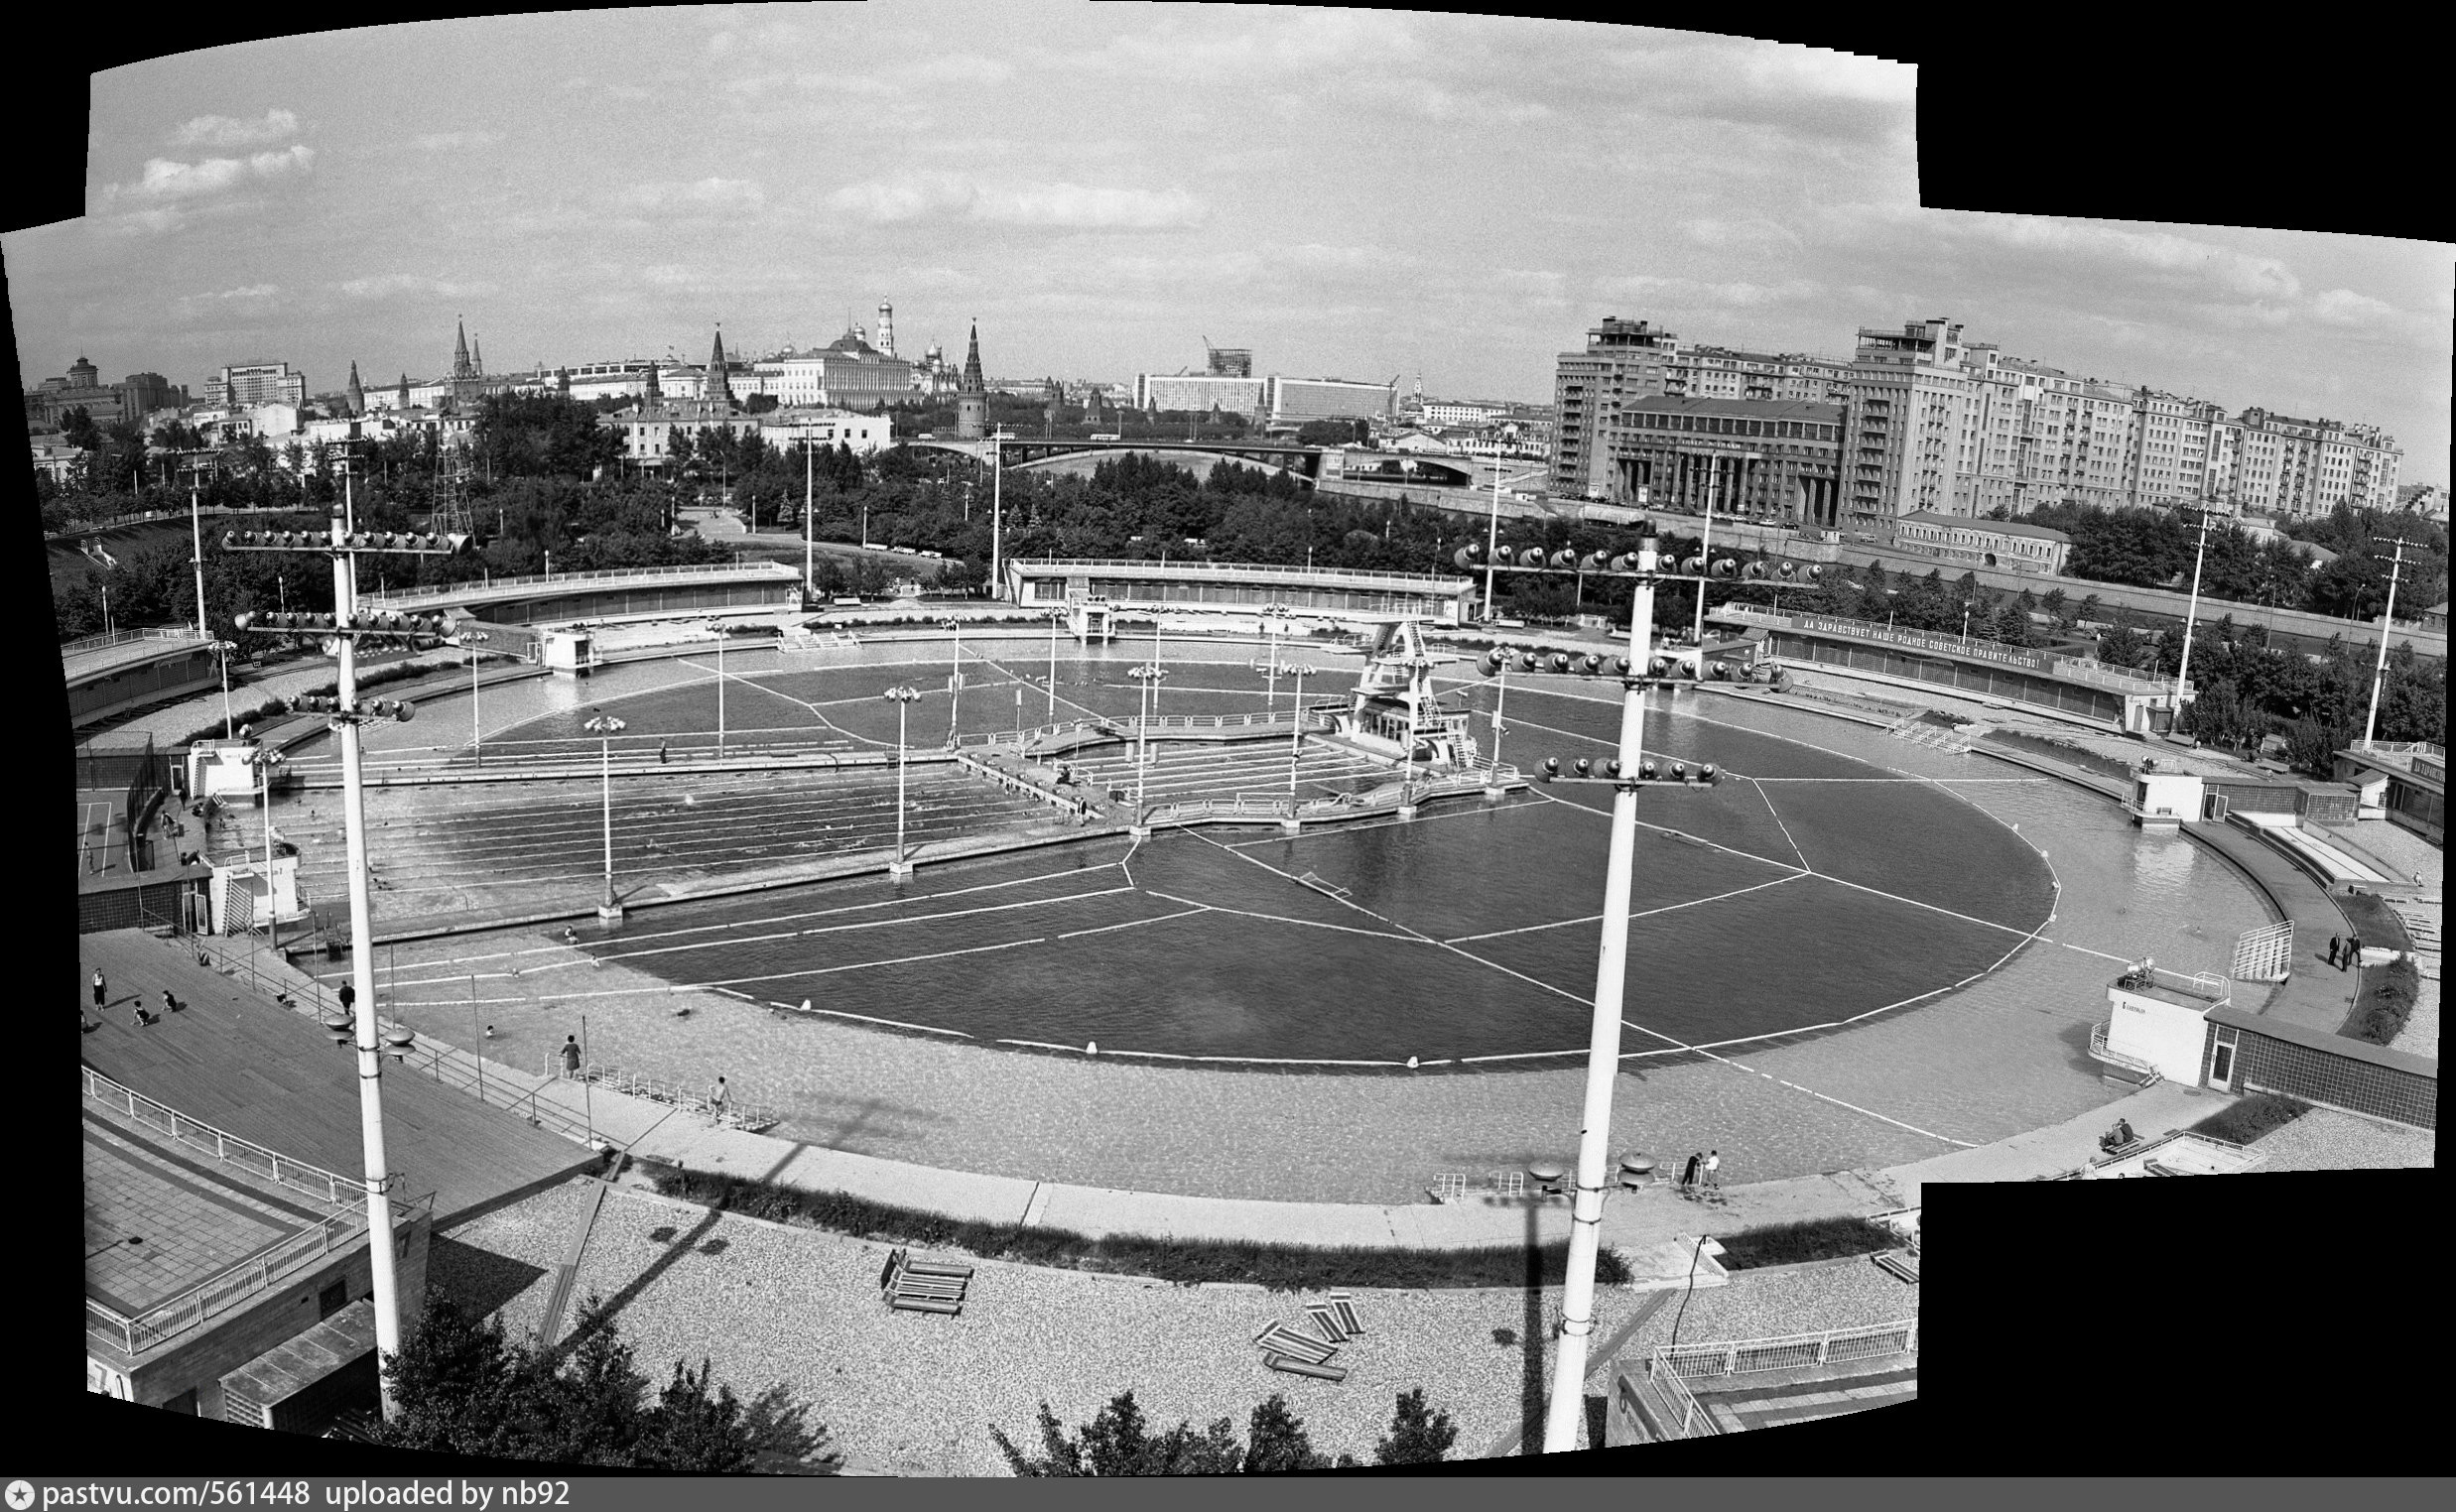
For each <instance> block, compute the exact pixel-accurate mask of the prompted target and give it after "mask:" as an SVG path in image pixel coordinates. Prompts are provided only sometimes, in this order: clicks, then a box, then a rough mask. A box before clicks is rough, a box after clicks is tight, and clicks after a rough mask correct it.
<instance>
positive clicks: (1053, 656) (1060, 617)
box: [1049, 609, 1066, 724]
mask: <svg viewBox="0 0 2456 1512" xmlns="http://www.w3.org/2000/svg"><path fill="white" fill-rule="evenodd" d="M1065 623H1066V611H1065V610H1064V609H1052V610H1050V611H1049V722H1050V723H1052V724H1055V723H1057V722H1058V626H1060V625H1063V624H1065Z"/></svg>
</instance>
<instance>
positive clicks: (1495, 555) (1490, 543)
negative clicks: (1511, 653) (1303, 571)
mask: <svg viewBox="0 0 2456 1512" xmlns="http://www.w3.org/2000/svg"><path fill="white" fill-rule="evenodd" d="M1500 484H1501V475H1500V468H1499V466H1498V465H1495V466H1494V467H1493V468H1492V521H1491V524H1489V525H1488V526H1487V527H1486V528H1485V532H1484V617H1485V618H1486V619H1487V620H1489V619H1490V618H1491V617H1492V569H1493V566H1494V564H1496V563H1497V562H1498V561H1499V560H1500ZM1305 550H1306V554H1307V555H1306V558H1305V561H1306V565H1307V566H1311V565H1312V563H1313V557H1312V551H1313V548H1312V547H1311V546H1310V545H1308V546H1307V547H1306V549H1305Z"/></svg>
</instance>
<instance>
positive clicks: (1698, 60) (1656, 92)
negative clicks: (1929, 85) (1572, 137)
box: [1607, 34, 1918, 142]
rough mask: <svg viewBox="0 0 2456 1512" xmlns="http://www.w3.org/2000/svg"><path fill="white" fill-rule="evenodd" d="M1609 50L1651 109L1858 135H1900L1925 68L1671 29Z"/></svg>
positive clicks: (1868, 138) (1794, 130) (1787, 131)
mask: <svg viewBox="0 0 2456 1512" xmlns="http://www.w3.org/2000/svg"><path fill="white" fill-rule="evenodd" d="M1607 59H1608V61H1609V62H1610V63H1612V64H1613V65H1614V67H1615V69H1616V71H1617V72H1618V73H1619V74H1620V75H1621V76H1622V77H1624V78H1626V79H1627V80H1628V81H1629V82H1631V83H1632V84H1634V85H1636V86H1637V88H1636V90H1635V93H1636V96H1637V98H1638V101H1639V104H1638V110H1639V112H1640V113H1641V114H1645V115H1651V116H1681V117H1689V118H1694V119H1700V120H1708V121H1722V122H1727V123H1730V124H1732V125H1739V126H1750V127H1757V128H1764V129H1770V130H1772V131H1774V132H1776V133H1778V134H1780V135H1783V136H1789V137H1797V138H1807V139H1817V138H1825V139H1834V140H1840V141H1855V142H1873V141H1880V140H1884V139H1887V138H1893V137H1899V136H1901V135H1904V134H1906V133H1908V132H1909V131H1910V130H1911V128H1912V125H1913V113H1914V112H1913V107H1914V103H1915V100H1916V97H1917V81H1918V70H1917V69H1916V68H1915V67H1913V66H1911V65H1910V64H1907V63H1890V62H1887V61H1885V60H1883V59H1878V58H1864V57H1861V56H1859V55H1856V54H1851V53H1836V52H1833V51H1830V50H1828V49H1824V48H1808V47H1800V46H1797V45H1794V44H1790V43H1781V44H1769V43H1763V42H1756V41H1750V40H1746V39H1742V38H1722V37H1716V38H1694V37H1684V36H1675V35H1671V34H1664V35H1662V36H1661V37H1660V39H1659V40H1649V41H1648V42H1647V43H1646V44H1645V45H1643V46H1640V47H1636V48H1630V49H1625V50H1621V51H1618V52H1615V53H1612V54H1609V55H1607Z"/></svg>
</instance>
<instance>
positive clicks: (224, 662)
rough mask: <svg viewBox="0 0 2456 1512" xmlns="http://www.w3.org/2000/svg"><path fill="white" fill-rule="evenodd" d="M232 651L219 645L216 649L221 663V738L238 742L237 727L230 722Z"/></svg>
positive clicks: (225, 646)
mask: <svg viewBox="0 0 2456 1512" xmlns="http://www.w3.org/2000/svg"><path fill="white" fill-rule="evenodd" d="M231 649H232V648H230V647H228V646H227V645H218V646H216V647H215V648H214V651H215V655H216V656H217V657H218V659H219V660H220V662H221V738H222V739H224V740H236V739H237V738H238V734H237V730H236V726H234V725H233V724H232V723H231V722H230V651H231Z"/></svg>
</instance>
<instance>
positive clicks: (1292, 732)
mask: <svg viewBox="0 0 2456 1512" xmlns="http://www.w3.org/2000/svg"><path fill="white" fill-rule="evenodd" d="M1288 670H1289V671H1291V672H1293V673H1295V674H1296V709H1295V718H1294V719H1293V720H1292V721H1291V722H1290V727H1289V729H1288V797H1289V798H1291V799H1293V798H1295V797H1296V764H1297V763H1298V762H1300V761H1302V760H1304V758H1305V664H1304V663H1302V662H1299V663H1297V664H1296V665H1295V666H1294V667H1292V668H1290V669H1288Z"/></svg>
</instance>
